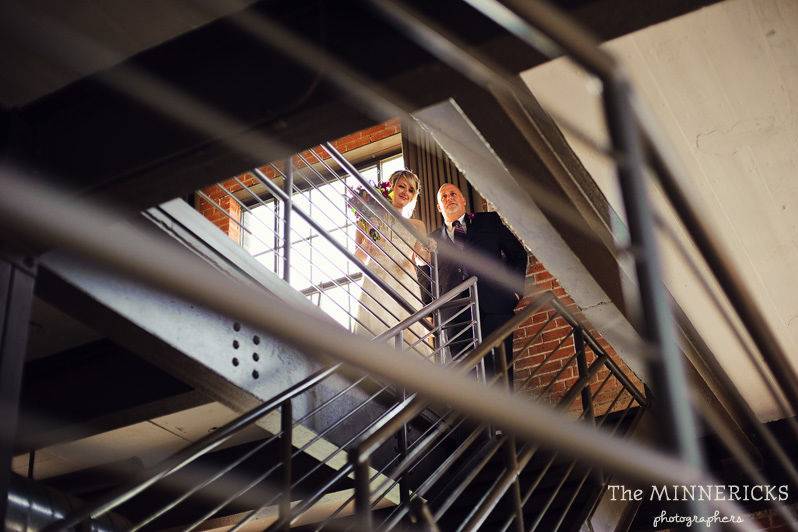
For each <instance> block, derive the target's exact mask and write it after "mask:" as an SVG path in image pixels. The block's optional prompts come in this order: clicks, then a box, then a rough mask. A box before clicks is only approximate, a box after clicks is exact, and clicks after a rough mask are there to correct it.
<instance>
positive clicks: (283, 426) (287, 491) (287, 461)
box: [278, 399, 294, 532]
mask: <svg viewBox="0 0 798 532" xmlns="http://www.w3.org/2000/svg"><path fill="white" fill-rule="evenodd" d="M291 410H292V408H291V399H288V400H287V401H285V402H284V403H283V404H282V406H281V407H280V430H281V432H282V435H281V436H280V463H281V467H282V479H281V481H282V487H283V492H282V495H280V506H279V510H278V512H279V513H278V517H279V519H278V521H279V523H281V525H278V526H279V527H281V528H282V529H283V530H284V531H285V532H287V531H288V530H289V529H290V525H289V523H288V517H289V515H290V513H291V459H292V458H293V456H292V453H291V451H292V448H293V445H292V440H293V438H292V436H293V433H294V431H293V426H294V419H293V416H292V415H291Z"/></svg>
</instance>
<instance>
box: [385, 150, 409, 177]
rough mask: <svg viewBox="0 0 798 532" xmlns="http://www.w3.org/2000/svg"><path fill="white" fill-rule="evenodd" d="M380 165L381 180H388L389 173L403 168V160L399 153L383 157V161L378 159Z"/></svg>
mask: <svg viewBox="0 0 798 532" xmlns="http://www.w3.org/2000/svg"><path fill="white" fill-rule="evenodd" d="M380 164H381V165H382V179H383V181H388V178H389V177H391V174H392V173H394V172H396V171H397V170H403V169H404V168H405V160H404V157H402V156H401V155H397V156H396V157H393V158H391V159H385V160H384V161H380Z"/></svg>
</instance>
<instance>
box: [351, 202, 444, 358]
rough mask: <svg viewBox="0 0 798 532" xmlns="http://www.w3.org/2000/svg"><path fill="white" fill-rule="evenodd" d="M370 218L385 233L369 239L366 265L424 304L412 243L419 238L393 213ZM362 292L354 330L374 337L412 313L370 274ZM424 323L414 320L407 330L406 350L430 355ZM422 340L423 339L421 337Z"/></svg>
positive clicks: (416, 306) (415, 303)
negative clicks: (370, 249) (414, 322)
mask: <svg viewBox="0 0 798 532" xmlns="http://www.w3.org/2000/svg"><path fill="white" fill-rule="evenodd" d="M369 222H370V223H371V224H372V225H373V226H375V227H378V228H379V231H380V233H382V236H381V237H380V238H379V239H378V240H377V241H376V242H375V241H370V243H371V248H372V249H373V252H372V256H371V257H369V258H367V262H366V267H368V269H369V270H370V271H372V272H373V273H374V274H376V276H377V277H379V278H380V279H381V280H382V281H384V282H385V284H387V285H388V286H389V287H391V288H393V289H394V290H395V291H396V292H397V293H398V294H399V295H400V296H401V297H402V298H403V299H404V300H405V301H407V302H408V303H410V305H411V306H412V307H413V308H414V309H415V310H418V309H420V308H421V307H422V306H423V303H422V302H421V290H420V287H419V283H418V277H417V273H416V265H415V264H414V263H413V246H414V244H415V242H416V238H415V237H414V236H413V235H412V234H411V233H410V232H409V231H408V230H407V229H405V228H404V226H403V225H402V224H401V223H399V221H398V220H396V219H394V218H393V217H391V216H388V215H385V217H384V218H382V217H380V218H378V217H376V216H375V217H372V218H370V219H369ZM362 290H363V291H362V293H361V295H360V297H359V298H358V310H357V321H356V323H355V333H356V334H359V335H363V336H368V337H370V338H374V337H375V336H377V335H379V334H380V333H383V332H385V331H387V330H388V329H389V328H391V327H393V326H394V325H396V324H397V323H399V322H400V321H402V320H404V319H405V318H407V317H408V316H409V315H410V313H409V312H408V311H407V310H405V309H404V307H402V306H401V305H399V303H398V302H396V300H395V299H394V298H393V297H391V296H389V295H388V294H387V293H386V292H385V291H383V290H382V289H381V288H379V287H378V286H377V284H376V283H375V282H374V281H372V280H371V279H370V278H369V277H368V276H364V280H363V287H362ZM428 332H429V331H428V330H427V328H426V327H424V325H422V324H421V323H416V324H414V325H413V326H412V327H411V328H410V330H405V331H404V333H403V334H404V347H403V349H404V350H409V349H412V350H414V351H415V352H417V353H418V354H419V355H422V356H425V357H428V356H429V355H430V354H431V353H432V349H431V347H430V346H432V337H431V335H429V334H428ZM422 338H423V340H420V339H422Z"/></svg>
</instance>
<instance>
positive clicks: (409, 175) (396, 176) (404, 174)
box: [388, 170, 421, 195]
mask: <svg viewBox="0 0 798 532" xmlns="http://www.w3.org/2000/svg"><path fill="white" fill-rule="evenodd" d="M402 178H404V179H407V180H408V181H410V182H412V183H413V184H414V185H415V186H416V193H417V195H418V194H421V179H419V178H418V176H417V175H416V174H414V173H413V172H411V171H410V170H397V171H396V172H394V173H392V174H391V177H389V178H388V181H389V182H390V183H391V187H395V186H396V182H397V181H399V180H400V179H402Z"/></svg>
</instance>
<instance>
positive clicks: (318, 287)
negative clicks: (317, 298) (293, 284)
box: [300, 272, 363, 297]
mask: <svg viewBox="0 0 798 532" xmlns="http://www.w3.org/2000/svg"><path fill="white" fill-rule="evenodd" d="M362 278H363V274H362V273H360V272H356V273H353V274H352V276H351V277H339V278H337V279H334V280H332V281H325V282H323V283H319V284H315V285H312V286H310V287H308V288H305V289H304V290H300V293H301V294H302V295H303V296H305V297H307V296H310V295H313V294H316V293H318V292H324V291H326V290H330V289H332V288H340V287H341V285H343V284H356V283H357V282H358V281H359V280H360V279H362Z"/></svg>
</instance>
